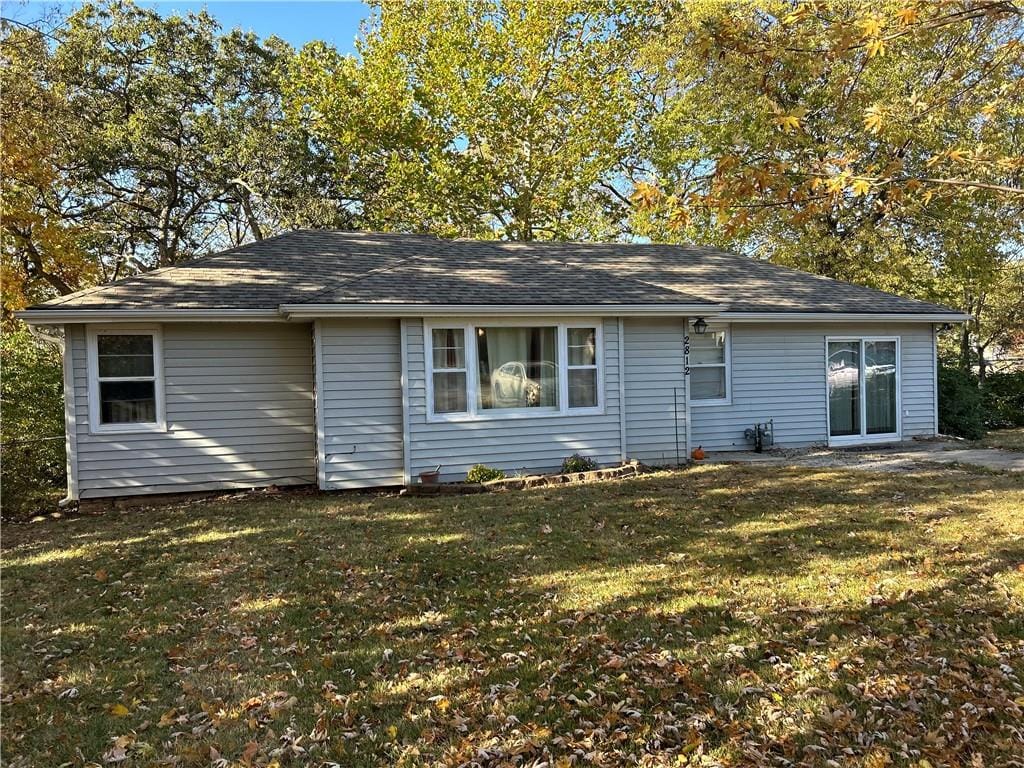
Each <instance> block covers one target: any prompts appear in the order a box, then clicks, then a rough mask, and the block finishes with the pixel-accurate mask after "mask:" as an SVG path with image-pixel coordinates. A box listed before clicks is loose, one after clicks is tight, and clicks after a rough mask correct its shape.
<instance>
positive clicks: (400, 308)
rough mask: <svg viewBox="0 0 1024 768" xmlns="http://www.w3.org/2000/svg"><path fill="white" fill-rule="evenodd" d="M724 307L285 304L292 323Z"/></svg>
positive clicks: (704, 312)
mask: <svg viewBox="0 0 1024 768" xmlns="http://www.w3.org/2000/svg"><path fill="white" fill-rule="evenodd" d="M723 309H725V305H724V304H384V303H380V304H282V305H281V312H282V313H283V314H284V315H285V316H286V317H287V318H288V319H289V320H301V319H308V318H314V317H468V316H473V317H479V316H487V317H529V316H535V317H545V316H559V317H593V316H595V315H598V316H639V315H643V316H645V317H677V316H679V315H686V314H689V315H695V316H701V317H717V316H718V313H719V312H720V311H721V310H723Z"/></svg>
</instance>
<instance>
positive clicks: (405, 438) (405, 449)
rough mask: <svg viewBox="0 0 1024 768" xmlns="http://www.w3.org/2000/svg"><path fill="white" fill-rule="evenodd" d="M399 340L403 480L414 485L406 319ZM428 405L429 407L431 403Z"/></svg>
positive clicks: (402, 322)
mask: <svg viewBox="0 0 1024 768" xmlns="http://www.w3.org/2000/svg"><path fill="white" fill-rule="evenodd" d="M398 340H399V344H401V363H402V373H401V382H402V480H403V482H404V483H405V484H406V485H409V484H410V483H412V442H411V441H412V429H411V428H410V426H409V327H408V320H406V319H405V318H402V319H401V320H399V321H398ZM424 363H426V361H425V360H424ZM427 405H428V407H429V403H428V404H427Z"/></svg>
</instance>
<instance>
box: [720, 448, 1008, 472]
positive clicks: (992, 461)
mask: <svg viewBox="0 0 1024 768" xmlns="http://www.w3.org/2000/svg"><path fill="white" fill-rule="evenodd" d="M706 461H707V462H709V463H712V464H727V463H740V464H780V465H786V466H796V467H842V468H845V469H866V470H871V471H875V472H914V471H921V470H923V469H927V468H928V465H929V464H932V465H934V464H966V465H971V466H975V467H983V468H985V469H990V470H994V471H997V472H1024V453H1016V452H1014V451H1003V450H999V449H996V448H967V447H960V446H958V445H956V444H955V443H938V442H936V443H906V444H903V445H899V446H893V447H887V448H878V449H876V450H864V449H860V450H845V451H844V450H837V449H825V448H821V449H809V450H804V451H796V450H779V451H770V452H767V453H754V452H752V451H735V452H733V451H729V452H726V451H713V452H709V453H708V457H707V459H706Z"/></svg>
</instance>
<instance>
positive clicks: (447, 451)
mask: <svg viewBox="0 0 1024 768" xmlns="http://www.w3.org/2000/svg"><path fill="white" fill-rule="evenodd" d="M453 322H456V323H458V324H462V323H464V322H466V321H465V320H455V321H453ZM531 322H533V321H531ZM536 322H537V323H538V324H542V323H544V322H552V321H549V320H537V321H536ZM601 322H602V324H603V325H602V327H603V337H604V342H603V355H604V397H605V408H604V413H601V414H596V415H588V416H571V415H566V416H539V417H536V418H533V417H526V418H508V419H490V420H478V421H451V422H444V421H428V420H427V389H426V367H425V361H424V348H423V327H424V326H423V323H422V322H421V321H420V320H410V321H409V322H408V324H407V329H408V330H407V344H408V346H407V354H408V368H409V371H408V372H409V392H408V397H409V431H410V449H409V453H410V462H411V472H412V475H413V476H414V477H415V476H416V475H417V474H418V473H420V472H423V471H426V470H430V469H433V468H434V467H436V466H437V465H438V464H440V465H441V476H442V479H443V480H463V479H465V476H466V472H467V471H468V470H469V468H470V467H472V466H473V465H474V464H486V465H488V466H491V467H497V468H499V469H502V470H504V471H506V472H524V473H531V472H547V471H551V470H556V469H558V467H560V466H561V464H562V460H563V459H565V458H566V457H567V456H569V455H571V454H573V453H580V454H583V455H585V456H588V457H590V458H591V459H593V460H594V461H596V462H597V463H599V464H604V465H607V464H616V463H618V462H619V461H620V459H621V455H622V446H621V433H620V424H619V331H618V322H617V321H616V320H614V319H605V320H603V321H601Z"/></svg>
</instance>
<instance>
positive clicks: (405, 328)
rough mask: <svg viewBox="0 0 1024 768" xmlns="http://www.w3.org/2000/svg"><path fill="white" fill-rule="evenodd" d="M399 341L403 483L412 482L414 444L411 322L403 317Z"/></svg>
mask: <svg viewBox="0 0 1024 768" xmlns="http://www.w3.org/2000/svg"><path fill="white" fill-rule="evenodd" d="M398 341H399V344H401V361H402V377H401V386H402V483H403V484H404V485H411V484H412V444H411V442H410V433H411V430H410V428H409V324H408V321H407V320H406V319H405V318H404V317H403V318H401V319H400V320H399V321H398Z"/></svg>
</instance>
